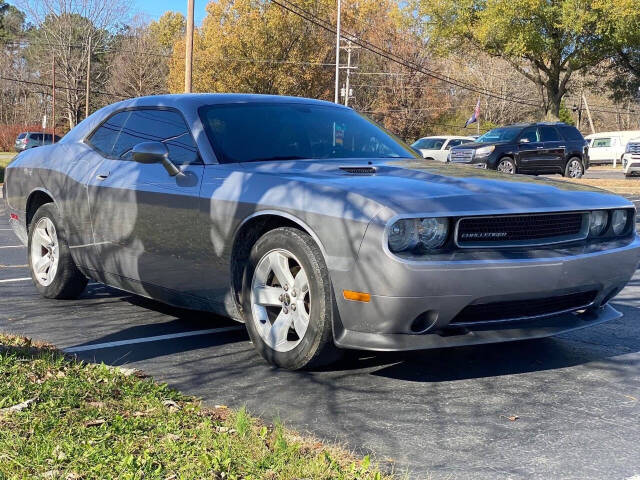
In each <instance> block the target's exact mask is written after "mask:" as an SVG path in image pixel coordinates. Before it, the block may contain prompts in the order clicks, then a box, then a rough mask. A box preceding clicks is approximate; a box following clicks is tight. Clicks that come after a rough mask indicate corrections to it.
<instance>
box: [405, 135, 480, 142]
mask: <svg viewBox="0 0 640 480" xmlns="http://www.w3.org/2000/svg"><path fill="white" fill-rule="evenodd" d="M427 138H443V139H445V140H457V139H459V138H461V139H470V140H473V138H472V137H465V136H464V135H429V136H428V137H420V138H419V139H418V140H424V139H427ZM418 140H416V142H417V141H418Z"/></svg>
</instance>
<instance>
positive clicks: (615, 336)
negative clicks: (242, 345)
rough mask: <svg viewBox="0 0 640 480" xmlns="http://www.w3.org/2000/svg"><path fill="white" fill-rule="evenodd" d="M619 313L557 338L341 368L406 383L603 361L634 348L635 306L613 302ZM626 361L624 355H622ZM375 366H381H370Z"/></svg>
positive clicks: (637, 340)
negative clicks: (363, 370) (605, 321)
mask: <svg viewBox="0 0 640 480" xmlns="http://www.w3.org/2000/svg"><path fill="white" fill-rule="evenodd" d="M615 308H616V309H618V310H620V311H622V313H624V314H625V316H624V317H622V318H621V319H619V320H616V321H614V322H610V323H609V324H603V325H598V326H595V327H591V328H587V329H584V330H578V331H574V332H570V333H567V334H563V335H559V336H557V337H549V338H542V339H535V340H523V341H517V342H507V343H498V344H490V345H475V346H466V347H455V348H446V349H444V348H443V349H434V350H425V351H421V352H409V353H396V354H378V355H376V356H371V355H370V354H365V355H362V354H361V355H360V356H359V358H356V359H353V358H351V359H349V358H347V359H346V360H347V362H349V363H343V364H341V365H340V367H341V368H345V369H353V368H372V367H373V368H374V371H371V372H370V374H371V375H376V376H381V377H389V378H394V379H398V380H404V381H412V382H447V381H453V380H464V379H472V378H486V377H497V376H503V375H513V374H520V373H529V372H537V371H544V370H555V369H562V368H567V367H572V366H576V365H582V364H586V363H590V362H598V361H607V362H608V363H609V365H610V366H611V367H612V368H613V367H614V365H613V364H614V363H615V362H616V361H617V360H616V358H615V357H618V356H621V355H625V354H629V353H635V352H639V351H640V334H638V333H637V331H636V334H635V335H631V336H629V335H625V334H621V332H633V331H634V330H635V327H634V326H635V324H636V323H637V316H638V313H639V312H638V309H637V308H635V307H629V306H623V305H620V304H618V305H615ZM625 362H626V363H628V362H629V360H628V359H627V360H625ZM376 366H379V367H382V368H378V369H375V367H376Z"/></svg>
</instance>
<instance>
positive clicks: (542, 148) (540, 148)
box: [536, 147, 544, 150]
mask: <svg viewBox="0 0 640 480" xmlns="http://www.w3.org/2000/svg"><path fill="white" fill-rule="evenodd" d="M536 148H537V149H538V150H544V147H536Z"/></svg>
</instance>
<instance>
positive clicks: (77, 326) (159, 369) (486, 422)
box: [0, 200, 640, 479]
mask: <svg viewBox="0 0 640 480" xmlns="http://www.w3.org/2000/svg"><path fill="white" fill-rule="evenodd" d="M28 277H29V273H28V270H27V267H26V249H25V248H24V247H21V246H20V245H19V242H18V240H17V238H16V237H15V236H14V235H13V233H12V232H11V231H10V230H9V226H8V221H7V214H6V210H5V208H4V201H3V200H0V331H2V332H5V333H16V334H23V335H27V336H29V337H32V338H35V339H40V340H45V341H49V342H51V343H54V344H56V345H58V346H59V347H61V348H64V349H69V350H71V351H75V352H76V353H77V354H78V355H79V356H80V357H81V358H83V359H86V360H89V361H98V362H100V361H102V362H106V363H110V364H114V365H125V364H126V365H128V366H133V367H136V368H140V369H142V370H144V371H145V372H147V373H149V374H151V375H153V376H154V377H155V378H156V379H158V380H159V381H165V382H168V383H169V384H170V385H171V386H173V387H175V388H178V389H180V390H182V391H183V392H185V393H189V394H193V395H197V396H201V397H202V398H203V399H204V401H205V402H208V403H210V404H226V405H229V406H231V407H240V406H242V405H246V406H247V408H248V409H249V410H250V411H251V412H253V413H255V414H258V415H262V416H264V417H266V418H267V419H271V418H275V417H280V418H281V419H282V420H283V421H284V422H285V423H286V424H287V425H288V426H290V427H293V428H296V429H298V430H300V431H309V432H312V433H314V434H316V435H317V436H319V437H321V438H323V439H327V440H330V441H338V442H345V443H346V444H347V445H348V446H349V447H351V448H352V449H354V450H356V451H358V452H362V453H364V452H369V451H372V452H374V453H375V454H376V457H377V459H378V460H379V461H383V462H385V463H388V464H389V465H390V466H393V468H395V469H396V470H398V471H405V470H406V471H408V472H409V477H410V478H432V479H441V478H446V479H454V478H455V479H458V478H460V479H466V478H474V479H477V478H496V479H497V478H500V479H502V478H527V479H530V478H540V479H549V478H563V479H569V478H575V479H591V478H593V479H602V478H611V479H630V478H634V479H636V478H639V477H637V476H640V442H639V441H638V440H639V439H640V388H639V386H640V368H639V367H640V310H639V309H638V307H639V306H640V276H639V275H636V277H635V278H634V279H633V281H632V282H631V284H630V285H629V286H628V287H627V288H626V289H625V290H624V291H623V292H622V294H621V295H620V296H619V297H617V298H616V299H615V300H614V302H613V305H614V306H615V307H616V308H618V309H619V310H621V311H622V312H623V313H624V314H625V315H624V317H623V318H622V319H620V320H618V321H614V322H611V323H608V324H604V325H600V326H597V327H594V328H592V329H589V330H582V331H578V332H573V333H571V334H567V335H564V336H561V337H557V338H552V339H544V340H537V341H529V342H520V343H516V344H501V345H494V346H479V347H465V348H456V349H449V350H433V351H427V352H422V353H416V354H409V355H407V354H385V355H380V354H377V355H371V354H358V353H353V354H350V355H349V356H347V358H345V360H343V361H342V362H341V363H340V364H339V365H337V366H335V367H333V368H331V369H327V370H323V371H315V372H303V373H299V372H287V371H280V370H276V369H273V368H271V367H269V366H267V365H266V364H265V363H264V362H263V361H262V360H261V359H260V358H259V357H258V355H257V354H256V353H254V351H253V348H252V346H251V345H250V343H249V341H248V337H247V335H246V333H245V332H244V330H243V328H242V327H240V328H238V325H236V324H233V323H231V322H230V321H229V320H226V319H222V318H219V317H216V316H212V315H208V314H201V313H198V312H187V311H183V310H177V309H173V308H170V307H166V306H163V305H160V304H158V303H156V302H152V301H149V300H145V299H142V298H140V297H136V296H132V295H129V294H127V293H124V292H120V291H117V290H115V289H111V288H108V287H105V286H103V285H100V284H95V283H94V284H90V285H89V286H88V288H87V290H86V291H85V294H84V295H83V297H82V298H80V299H79V300H74V301H53V300H46V299H42V298H40V297H39V296H38V295H37V293H36V290H35V288H34V287H33V285H32V284H31V281H30V279H29V278H28ZM516 417H517V418H516Z"/></svg>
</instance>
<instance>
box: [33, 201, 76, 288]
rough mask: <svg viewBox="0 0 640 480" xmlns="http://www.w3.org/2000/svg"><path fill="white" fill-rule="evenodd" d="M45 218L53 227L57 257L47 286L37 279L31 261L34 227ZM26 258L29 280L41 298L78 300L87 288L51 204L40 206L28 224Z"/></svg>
mask: <svg viewBox="0 0 640 480" xmlns="http://www.w3.org/2000/svg"><path fill="white" fill-rule="evenodd" d="M45 218H48V219H49V220H50V221H51V223H53V226H54V227H55V235H56V236H57V241H58V255H59V258H58V264H57V270H56V272H55V274H54V276H53V280H52V281H51V283H49V284H48V285H44V284H43V283H42V282H41V281H40V280H39V279H38V278H37V276H36V272H35V271H34V264H33V261H32V253H33V248H32V247H33V242H34V233H35V231H36V225H38V223H39V222H40V221H41V220H42V219H45ZM27 256H28V257H27V258H28V262H29V270H30V272H31V278H32V279H33V283H34V285H35V286H36V289H37V290H38V292H40V295H42V296H43V297H45V298H56V299H72V298H78V297H79V296H80V294H81V293H82V292H83V291H84V289H85V287H86V286H87V282H88V280H87V277H85V276H84V275H83V274H82V273H81V272H80V270H78V267H77V266H76V264H75V262H74V261H73V258H72V257H71V253H70V251H69V245H68V243H67V239H66V236H65V231H64V228H63V226H62V221H61V219H60V212H58V208H57V207H56V206H55V204H53V203H46V204H44V205H42V206H41V207H40V208H39V209H38V210H37V211H36V213H35V215H34V216H33V218H32V219H31V223H30V224H29V241H28V248H27Z"/></svg>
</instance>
